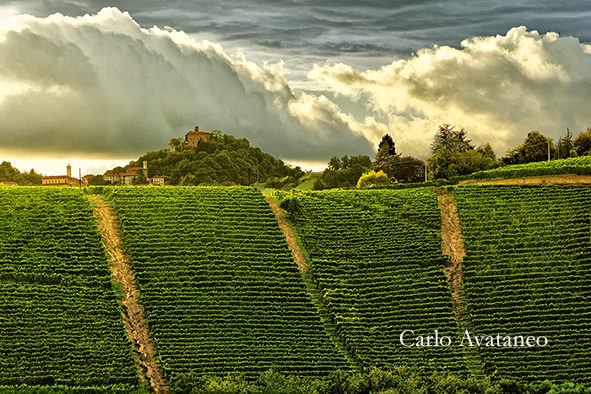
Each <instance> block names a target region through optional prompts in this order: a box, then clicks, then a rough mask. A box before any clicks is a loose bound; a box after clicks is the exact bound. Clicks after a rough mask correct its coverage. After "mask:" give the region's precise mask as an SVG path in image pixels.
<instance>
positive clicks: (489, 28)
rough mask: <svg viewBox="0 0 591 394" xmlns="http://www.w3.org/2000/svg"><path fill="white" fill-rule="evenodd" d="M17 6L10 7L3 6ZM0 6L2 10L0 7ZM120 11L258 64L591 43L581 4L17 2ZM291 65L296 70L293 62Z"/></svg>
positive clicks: (49, 8) (70, 10)
mask: <svg viewBox="0 0 591 394" xmlns="http://www.w3.org/2000/svg"><path fill="white" fill-rule="evenodd" d="M3 3H4V4H7V3H10V4H17V2H3ZM0 4H2V2H0ZM107 5H109V6H114V7H118V8H119V9H121V10H124V11H128V12H129V13H130V14H131V16H132V17H133V18H134V20H135V21H136V22H138V23H139V24H140V25H141V26H142V27H145V28H150V27H152V26H154V25H156V26H159V27H164V26H171V27H173V28H174V29H175V30H179V31H184V32H186V33H188V34H191V35H193V37H194V38H196V39H198V40H200V39H208V40H210V41H214V42H219V43H221V44H222V45H223V46H224V48H228V49H229V50H240V51H242V52H244V53H247V54H249V55H250V56H249V58H251V60H255V61H257V62H262V61H263V60H265V58H264V56H265V51H266V50H267V49H269V48H273V50H274V53H273V58H274V59H277V58H281V59H283V60H284V61H286V63H287V65H288V66H290V65H291V64H290V59H292V58H294V57H298V56H301V55H302V54H305V55H306V57H307V58H308V60H309V61H312V62H317V63H323V62H324V61H325V60H326V59H327V58H331V61H334V60H335V59H334V58H335V57H336V58H337V59H336V60H338V61H342V62H346V63H348V64H351V65H353V66H354V67H355V66H358V67H360V68H363V67H365V66H367V64H368V59H367V57H371V58H373V60H372V62H373V64H374V67H373V68H378V67H380V66H382V65H385V64H389V63H390V62H391V61H392V60H393V59H397V58H405V57H408V56H409V55H411V54H412V53H414V52H416V51H418V50H420V49H422V48H428V47H432V46H433V45H439V46H442V45H447V46H452V47H459V45H460V42H461V41H462V40H463V39H465V38H468V37H474V36H488V35H496V34H504V33H506V32H507V31H508V30H510V29H511V28H513V27H516V26H522V25H523V26H527V28H528V29H530V30H538V31H540V32H541V33H545V32H548V31H555V32H558V33H559V34H561V35H563V36H564V35H572V36H576V37H578V38H579V39H580V40H581V41H583V42H588V41H591V31H590V30H589V29H588V20H589V19H588V18H589V16H590V15H589V11H591V6H589V5H588V2H587V1H586V0H576V1H567V2H556V1H550V0H544V1H536V2H534V1H530V0H517V1H511V2H509V1H494V0H493V1H464V0H460V1H441V0H439V1H432V0H424V1H410V0H408V1H390V0H383V1H378V0H373V1H356V0H355V1H353V0H347V1H340V0H339V1H337V0H330V1H322V2H318V1H316V0H302V1H298V0H293V1H271V0H240V1H236V0H232V1H230V0H219V1H217V0H216V1H212V0H200V1H187V0H169V1H161V0H145V1H139V0H111V1H105V0H86V1H84V0H77V1H65V0H45V1H43V2H39V1H31V2H26V1H25V2H18V7H19V8H20V9H21V10H22V11H23V12H27V13H31V14H32V15H35V16H38V17H44V16H47V15H50V14H53V13H55V12H60V13H62V14H64V15H69V16H79V15H83V14H84V13H91V14H92V13H96V12H98V11H100V9H102V8H103V7H104V6H107ZM294 64H297V62H294Z"/></svg>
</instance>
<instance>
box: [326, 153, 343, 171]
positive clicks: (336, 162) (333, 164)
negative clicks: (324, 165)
mask: <svg viewBox="0 0 591 394" xmlns="http://www.w3.org/2000/svg"><path fill="white" fill-rule="evenodd" d="M328 168H329V169H331V170H334V171H336V170H340V169H341V159H339V158H338V157H337V156H333V157H331V158H330V161H329V162H328Z"/></svg>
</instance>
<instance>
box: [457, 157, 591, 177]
mask: <svg viewBox="0 0 591 394" xmlns="http://www.w3.org/2000/svg"><path fill="white" fill-rule="evenodd" d="M557 174H577V175H591V156H580V157H571V158H568V159H561V160H552V161H540V162H535V163H527V164H514V165H510V166H504V167H499V168H495V169H492V170H486V171H479V172H475V173H473V174H470V175H464V176H460V177H457V178H456V179H457V180H464V179H493V178H505V179H507V178H521V177H528V176H541V175H557Z"/></svg>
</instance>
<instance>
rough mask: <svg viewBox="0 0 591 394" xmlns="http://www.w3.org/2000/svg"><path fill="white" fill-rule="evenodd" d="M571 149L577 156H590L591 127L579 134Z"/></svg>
mask: <svg viewBox="0 0 591 394" xmlns="http://www.w3.org/2000/svg"><path fill="white" fill-rule="evenodd" d="M573 147H574V149H575V151H576V152H577V155H579V156H585V155H589V154H591V127H588V128H587V131H586V132H581V133H580V134H579V135H578V136H577V138H575V140H574V142H573Z"/></svg>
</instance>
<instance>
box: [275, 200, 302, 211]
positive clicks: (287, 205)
mask: <svg viewBox="0 0 591 394" xmlns="http://www.w3.org/2000/svg"><path fill="white" fill-rule="evenodd" d="M279 207H280V208H281V209H285V210H286V211H287V212H289V213H290V214H291V215H293V216H297V215H301V214H302V203H301V202H300V199H299V198H298V197H296V196H292V197H287V198H285V199H283V200H282V201H281V204H279Z"/></svg>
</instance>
